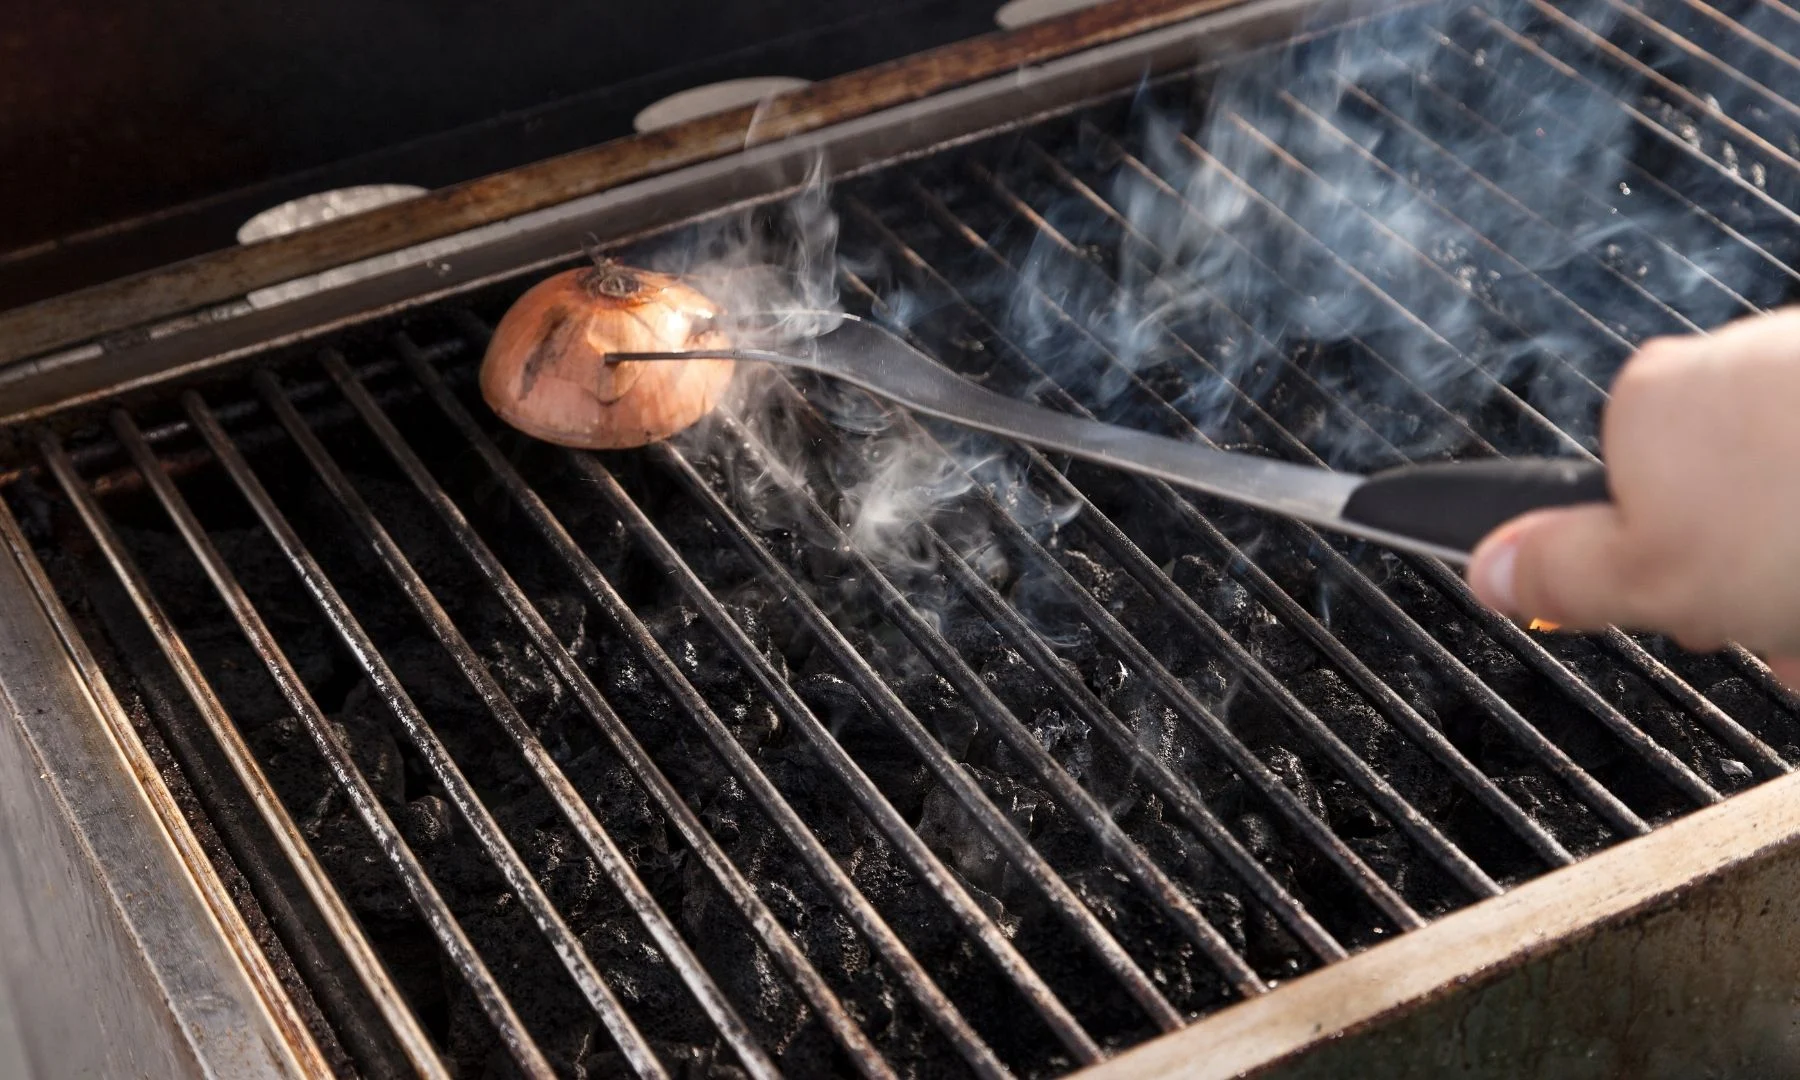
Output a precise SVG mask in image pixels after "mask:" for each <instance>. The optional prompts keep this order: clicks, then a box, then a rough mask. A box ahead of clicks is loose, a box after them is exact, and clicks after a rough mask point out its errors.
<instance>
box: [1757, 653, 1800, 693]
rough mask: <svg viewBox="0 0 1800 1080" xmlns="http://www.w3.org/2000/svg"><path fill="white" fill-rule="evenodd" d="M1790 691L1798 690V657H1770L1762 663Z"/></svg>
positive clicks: (1799, 684) (1799, 688)
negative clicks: (1766, 665)
mask: <svg viewBox="0 0 1800 1080" xmlns="http://www.w3.org/2000/svg"><path fill="white" fill-rule="evenodd" d="M1763 662H1764V663H1766V664H1768V665H1769V670H1770V671H1772V672H1774V673H1775V677H1776V678H1777V679H1780V680H1781V681H1782V682H1784V683H1786V684H1787V687H1788V689H1790V690H1800V656H1771V657H1769V658H1768V659H1767V660H1765V661H1763Z"/></svg>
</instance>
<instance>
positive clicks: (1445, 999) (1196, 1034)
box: [1078, 776, 1800, 1080]
mask: <svg viewBox="0 0 1800 1080" xmlns="http://www.w3.org/2000/svg"><path fill="white" fill-rule="evenodd" d="M1797 1073H1800V777H1795V776H1789V777H1784V778H1782V779H1779V780H1773V781H1770V782H1769V783H1767V784H1765V785H1763V786H1762V787H1759V788H1757V789H1755V790H1752V791H1749V792H1746V793H1744V794H1742V795H1739V796H1737V797H1735V798H1733V799H1731V800H1729V801H1727V802H1725V803H1723V804H1720V805H1718V806H1714V807H1711V808H1708V809H1706V810H1702V811H1699V812H1697V813H1695V814H1693V815H1692V816H1691V817H1687V818H1684V819H1681V820H1679V821H1676V822H1674V823H1672V824H1670V825H1667V826H1665V827H1663V828H1661V829H1658V830H1657V831H1656V832H1654V833H1651V834H1650V835H1649V836H1646V837H1642V838H1639V839H1637V840H1633V841H1629V842H1627V843H1625V844H1621V845H1620V846H1618V847H1616V848H1613V849H1611V850H1609V851H1606V852H1603V853H1601V854H1598V855H1595V856H1592V857H1590V858H1588V859H1587V860H1585V861H1583V862H1581V863H1578V864H1576V865H1574V866H1572V867H1568V868H1566V869H1563V870H1559V871H1556V872H1554V873H1551V874H1548V875H1546V876H1544V877H1542V878H1539V879H1538V880H1536V881H1533V882H1531V883H1529V884H1527V885H1524V886H1521V887H1519V888H1518V889H1516V890H1514V891H1512V892H1510V893H1507V894H1506V895H1504V896H1501V897H1497V898H1495V899H1492V900H1489V901H1486V902H1484V903H1481V904H1479V905H1476V906H1475V907H1472V908H1469V909H1468V910H1466V911H1463V912H1460V913H1458V914H1455V915H1451V916H1448V917H1446V918H1444V919H1441V920H1439V921H1438V922H1435V923H1433V924H1432V925H1430V926H1428V927H1426V928H1424V929H1422V930H1416V931H1414V932H1412V933H1411V934H1408V935H1406V936H1405V937H1402V938H1399V939H1397V940H1395V941H1393V942H1390V943H1388V944H1386V945H1382V946H1379V947H1377V948H1374V949H1371V950H1369V951H1368V952H1366V953H1363V954H1361V955H1360V956H1356V957H1352V958H1351V959H1349V960H1346V961H1343V962H1341V963H1339V964H1336V965H1334V966H1332V967H1329V968H1325V969H1323V970H1321V971H1319V972H1317V973H1315V974H1312V975H1308V976H1306V977H1304V978H1301V979H1297V980H1295V981H1294V982H1293V983H1290V984H1289V985H1288V986H1286V987H1284V988H1281V989H1278V990H1276V991H1274V992H1272V993H1270V994H1267V995H1265V996H1263V997H1261V998H1257V999H1254V1000H1251V1001H1248V1002H1246V1003H1244V1004H1242V1005H1238V1006H1235V1007H1233V1008H1230V1009H1227V1010H1225V1011H1223V1012H1221V1013H1218V1014H1216V1015H1215V1016H1212V1017H1209V1018H1207V1019H1205V1020H1202V1021H1200V1022H1199V1023H1197V1024H1195V1025H1193V1026H1192V1027H1189V1028H1187V1029H1186V1030H1184V1031H1182V1032H1179V1033H1177V1034H1174V1035H1169V1036H1165V1037H1164V1038H1162V1039H1159V1040H1157V1041H1156V1042H1153V1043H1148V1044H1146V1045H1145V1046H1143V1047H1140V1048H1139V1049H1137V1050H1134V1051H1132V1052H1131V1053H1128V1054H1124V1055H1121V1056H1120V1057H1118V1058H1115V1059H1114V1060H1112V1061H1110V1062H1108V1063H1107V1064H1105V1065H1101V1066H1098V1067H1096V1068H1093V1069H1090V1070H1087V1071H1086V1072H1083V1073H1080V1074H1078V1075H1079V1076H1081V1077H1082V1078H1083V1080H1111V1078H1113V1077H1120V1078H1123V1077H1134V1078H1140V1080H1177V1078H1179V1080H1219V1078H1224V1077H1251V1076H1254V1077H1258V1078H1267V1080H1325V1078H1327V1077H1346V1076H1358V1077H1360V1076H1371V1077H1374V1076H1379V1077H1384V1078H1393V1080H1405V1078H1410V1077H1419V1078H1424V1077H1439V1076H1445V1075H1452V1074H1453V1075H1456V1076H1464V1077H1474V1078H1486V1077H1492V1078H1494V1080H1500V1078H1503V1077H1519V1076H1535V1077H1557V1078H1562V1077H1570V1078H1578V1080H1589V1078H1592V1080H1603V1078H1604V1080H1611V1078H1622V1077H1632V1078H1662V1077H1669V1078H1674V1077H1695V1076H1793V1075H1796V1074H1797Z"/></svg>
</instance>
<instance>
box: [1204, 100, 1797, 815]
mask: <svg viewBox="0 0 1800 1080" xmlns="http://www.w3.org/2000/svg"><path fill="white" fill-rule="evenodd" d="M1283 96H1284V97H1287V95H1285V94H1284V95H1283ZM1289 99H1290V100H1291V98H1289ZM1295 104H1296V105H1298V103H1297V102H1296V103H1295ZM1308 112H1309V113H1310V110H1308ZM1313 115H1314V116H1315V118H1316V119H1317V120H1318V122H1319V123H1320V124H1321V125H1325V126H1329V121H1326V120H1325V119H1324V118H1323V117H1316V114H1313ZM1233 119H1234V121H1235V122H1236V123H1237V124H1238V125H1239V126H1240V127H1242V128H1244V129H1246V130H1251V129H1250V125H1249V124H1248V122H1247V121H1244V120H1243V119H1242V118H1241V117H1236V116H1235V115H1234V117H1233ZM1332 130H1333V131H1335V130H1336V129H1335V128H1333V129H1332ZM1255 134H1256V136H1257V137H1258V139H1259V141H1260V142H1261V143H1262V144H1263V145H1264V146H1265V148H1266V149H1267V150H1268V151H1269V152H1270V153H1271V154H1272V155H1274V156H1275V157H1276V158H1277V159H1278V160H1280V161H1282V162H1283V163H1284V164H1286V165H1288V166H1289V167H1291V168H1293V169H1294V170H1296V171H1297V172H1300V173H1302V174H1303V175H1304V176H1306V177H1307V178H1308V179H1309V180H1310V181H1312V182H1313V183H1314V184H1315V186H1318V187H1321V188H1323V187H1325V186H1326V185H1325V182H1324V180H1323V179H1322V178H1321V177H1319V176H1318V174H1317V173H1315V172H1313V171H1312V170H1311V169H1309V168H1307V167H1306V166H1304V165H1303V164H1301V163H1300V162H1299V161H1298V160H1297V159H1296V158H1294V157H1293V156H1292V155H1291V154H1289V153H1288V152H1287V151H1285V150H1282V149H1281V148H1280V147H1278V146H1276V145H1275V144H1274V143H1273V142H1270V141H1269V140H1268V139H1267V137H1266V136H1263V135H1262V134H1261V133H1260V132H1256V133H1255ZM1338 134H1339V135H1340V136H1341V137H1342V138H1343V139H1344V141H1345V142H1347V143H1349V145H1352V146H1356V145H1357V144H1355V143H1354V142H1353V141H1351V140H1349V138H1348V136H1343V135H1342V133H1341V132H1339V133H1338ZM1358 149H1359V150H1360V147H1358ZM1368 156H1369V158H1370V159H1371V160H1377V159H1374V158H1373V156H1372V155H1368ZM1382 168H1383V169H1384V171H1385V172H1386V173H1387V174H1388V175H1389V176H1390V178H1391V179H1393V180H1394V181H1395V182H1396V183H1405V181H1404V180H1403V179H1402V178H1401V177H1400V176H1399V175H1398V174H1395V173H1393V171H1392V170H1391V169H1387V168H1386V166H1385V165H1383V166H1382ZM1407 186H1409V187H1410V186H1411V185H1407ZM1413 190H1414V191H1415V192H1417V189H1416V188H1414V189H1413ZM1333 194H1334V195H1336V196H1337V197H1338V198H1339V199H1340V201H1341V202H1342V204H1343V205H1344V206H1345V207H1346V208H1347V209H1349V211H1350V212H1351V213H1354V214H1357V215H1359V216H1361V217H1364V218H1367V219H1368V220H1370V221H1371V222H1374V221H1375V219H1374V218H1373V217H1372V216H1371V215H1370V214H1369V213H1368V212H1367V211H1366V210H1364V209H1362V208H1361V207H1357V206H1355V204H1354V203H1351V202H1350V201H1349V200H1348V199H1344V198H1343V197H1342V196H1341V195H1337V193H1335V192H1334V193H1333ZM1417 194H1418V195H1419V197H1420V199H1421V200H1424V201H1430V202H1431V203H1432V205H1433V206H1434V208H1438V207H1437V204H1436V201H1435V200H1430V199H1429V198H1428V197H1427V196H1425V194H1424V193H1423V192H1417ZM1440 209H1441V208H1440ZM1375 224H1376V225H1377V226H1378V227H1380V226H1379V223H1378V222H1375ZM1465 227H1466V226H1465ZM1380 231H1381V233H1382V235H1384V236H1386V237H1387V238H1388V239H1389V240H1390V241H1391V242H1392V243H1394V244H1396V245H1401V246H1404V247H1406V248H1407V249H1408V250H1409V251H1411V252H1412V253H1413V254H1414V255H1416V256H1417V257H1418V259H1419V260H1420V261H1421V262H1422V263H1424V264H1426V265H1428V266H1431V267H1432V268H1433V269H1435V270H1437V271H1438V272H1439V273H1444V271H1443V270H1442V268H1441V267H1439V266H1438V264H1437V263H1436V262H1435V261H1433V260H1431V259H1430V258H1429V257H1428V256H1426V255H1425V253H1424V252H1421V251H1418V250H1417V249H1416V248H1414V247H1413V246H1412V245H1411V244H1409V243H1407V242H1406V241H1405V240H1403V239H1402V238H1401V237H1399V235H1398V234H1395V233H1393V232H1392V231H1391V230H1389V229H1386V228H1385V227H1380ZM1471 232H1473V230H1471ZM1477 235H1478V234H1477ZM1315 239H1316V238H1315ZM1518 269H1519V270H1521V271H1523V272H1525V273H1527V274H1529V273H1530V272H1529V271H1526V270H1524V268H1523V267H1522V266H1520V267H1518ZM1532 276H1533V277H1535V275H1532ZM1547 287H1548V286H1546V288H1547ZM1559 295H1560V294H1559ZM1565 299H1566V298H1565ZM1479 302H1480V303H1481V305H1482V306H1483V307H1484V308H1486V309H1488V310H1489V311H1490V312H1493V313H1494V314H1495V315H1496V316H1498V315H1499V313H1498V312H1497V311H1495V310H1494V308H1493V305H1492V304H1491V303H1490V302H1489V301H1488V300H1486V299H1485V298H1482V299H1480V300H1479ZM1602 325H1604V324H1602ZM1609 336H1611V337H1613V338H1615V339H1616V340H1618V341H1619V343H1620V344H1621V345H1622V346H1624V347H1625V349H1627V350H1629V348H1630V343H1629V342H1627V341H1626V340H1625V339H1623V338H1622V337H1620V336H1619V335H1618V334H1617V333H1614V332H1611V331H1610V329H1609ZM1558 360H1559V362H1560V363H1561V365H1562V367H1563V368H1564V370H1565V371H1568V372H1570V373H1571V374H1579V373H1577V372H1575V371H1574V369H1573V368H1572V367H1571V366H1570V365H1569V363H1568V361H1567V359H1566V358H1563V357H1558ZM1582 379H1583V381H1584V382H1587V384H1588V385H1589V386H1592V387H1593V389H1594V391H1595V392H1596V393H1597V394H1599V395H1600V396H1602V397H1604V396H1605V394H1604V391H1601V390H1600V389H1599V387H1597V386H1593V384H1592V382H1591V381H1588V380H1586V378H1585V376H1582ZM1478 445H1479V446H1480V448H1481V449H1482V450H1485V451H1489V452H1496V451H1495V450H1494V447H1493V446H1492V444H1490V443H1487V442H1486V441H1485V440H1484V441H1482V442H1481V443H1479V444H1478ZM1415 561H1417V560H1415ZM1432 576H1434V577H1437V578H1440V579H1442V578H1443V577H1444V575H1442V574H1437V573H1433V574H1432ZM1454 591H1455V592H1456V593H1457V594H1458V595H1457V597H1456V598H1457V599H1458V600H1459V601H1462V602H1463V606H1464V607H1465V608H1466V609H1467V610H1468V611H1469V613H1470V614H1471V616H1473V617H1475V618H1477V619H1478V620H1480V621H1482V622H1483V623H1485V624H1487V625H1488V626H1489V628H1490V630H1491V631H1492V632H1495V633H1497V634H1499V635H1500V636H1501V637H1503V638H1505V639H1506V640H1507V644H1508V645H1509V646H1511V647H1513V648H1514V650H1515V652H1516V651H1518V650H1521V649H1522V650H1524V652H1523V653H1522V654H1521V655H1522V656H1523V658H1524V659H1526V660H1527V661H1528V662H1529V663H1531V664H1532V666H1533V667H1535V668H1537V669H1538V670H1539V671H1541V672H1543V673H1544V674H1545V675H1547V676H1549V677H1550V678H1552V679H1554V680H1556V682H1557V683H1558V685H1559V686H1562V687H1564V689H1565V690H1566V691H1567V692H1568V693H1570V694H1571V695H1572V696H1574V697H1575V698H1576V700H1577V701H1578V702H1579V703H1581V704H1582V705H1583V706H1584V707H1585V708H1586V709H1587V710H1588V711H1589V712H1591V713H1593V714H1594V715H1595V716H1597V717H1599V718H1600V719H1601V721H1602V722H1603V723H1605V724H1606V725H1607V726H1608V727H1610V728H1612V729H1613V730H1614V732H1615V734H1617V735H1618V736H1619V737H1620V738H1621V739H1622V740H1624V741H1625V742H1626V743H1627V744H1628V745H1631V746H1632V747H1633V748H1634V749H1635V750H1636V751H1637V752H1638V753H1639V754H1640V755H1648V757H1647V758H1646V759H1647V760H1650V762H1651V764H1652V765H1653V766H1654V767H1656V768H1657V769H1658V770H1659V772H1661V773H1662V775H1663V777H1664V779H1666V780H1668V781H1669V782H1670V783H1672V784H1674V785H1675V786H1676V787H1677V788H1679V789H1680V790H1682V791H1683V792H1684V793H1685V794H1687V795H1688V796H1689V797H1690V798H1692V799H1695V800H1696V801H1698V802H1700V803H1702V804H1704V803H1709V802H1716V801H1718V799H1719V795H1718V793H1717V792H1716V791H1714V790H1713V789H1712V788H1711V786H1710V785H1708V784H1707V783H1706V782H1705V781H1704V780H1702V779H1701V778H1700V777H1699V776H1698V775H1697V774H1695V773H1694V772H1693V770H1692V769H1691V768H1689V767H1688V766H1687V765H1686V764H1685V763H1683V762H1681V761H1680V759H1679V758H1677V757H1675V755H1674V754H1672V753H1669V752H1668V751H1667V750H1665V749H1663V748H1662V747H1660V746H1658V745H1656V744H1655V743H1654V741H1653V740H1650V739H1649V737H1648V736H1647V735H1644V734H1643V733H1642V732H1641V731H1640V730H1639V729H1638V728H1637V726H1636V725H1635V724H1632V723H1631V722H1630V721H1629V720H1627V719H1626V718H1625V716H1624V714H1623V713H1621V712H1619V711H1618V710H1617V709H1615V708H1613V707H1612V706H1611V705H1610V704H1608V703H1607V702H1605V701H1604V699H1602V698H1601V697H1600V696H1599V695H1598V694H1596V693H1594V692H1592V690H1591V688H1588V687H1587V684H1586V683H1585V682H1583V681H1581V680H1580V679H1579V678H1578V677H1577V676H1575V674H1574V673H1573V672H1571V671H1568V670H1567V669H1566V668H1565V667H1563V666H1562V665H1561V664H1560V663H1558V662H1557V661H1556V660H1555V659H1554V658H1553V657H1551V655H1550V654H1549V651H1548V650H1546V649H1544V648H1543V646H1542V645H1541V644H1539V643H1538V642H1537V641H1535V640H1534V639H1532V638H1531V637H1530V636H1529V635H1526V634H1524V633H1523V632H1521V631H1519V630H1518V628H1517V627H1516V626H1513V625H1512V624H1511V623H1510V622H1507V621H1506V620H1502V619H1500V618H1498V617H1496V616H1493V615H1492V614H1491V613H1488V612H1486V609H1485V608H1483V607H1482V606H1481V605H1479V604H1475V603H1472V600H1473V597H1472V595H1470V596H1466V597H1465V596H1463V595H1461V594H1463V593H1464V592H1466V590H1465V589H1463V588H1456V589H1455V590H1454ZM1502 623H1504V626H1503V625H1502ZM1605 640H1606V641H1607V643H1608V644H1609V645H1611V646H1612V647H1613V648H1614V649H1615V650H1616V651H1618V652H1620V653H1621V654H1623V655H1624V656H1625V657H1626V658H1627V659H1628V660H1630V661H1632V662H1633V663H1634V666H1639V667H1640V668H1641V669H1643V670H1644V673H1645V674H1646V675H1647V676H1648V677H1650V678H1651V679H1652V681H1654V682H1656V683H1657V684H1658V685H1661V686H1669V687H1681V688H1685V689H1686V692H1685V694H1684V695H1683V696H1685V697H1688V698H1692V697H1698V696H1699V695H1698V694H1697V693H1694V692H1693V691H1692V689H1691V688H1686V684H1685V683H1684V682H1682V680H1681V679H1680V678H1679V677H1678V676H1676V675H1675V674H1674V673H1673V672H1672V671H1670V670H1669V669H1668V668H1667V667H1666V666H1665V665H1663V664H1662V663H1661V662H1660V661H1657V660H1656V659H1655V658H1653V657H1651V656H1650V654H1649V653H1647V652H1645V651H1644V650H1642V649H1641V648H1637V647H1636V645H1635V643H1633V642H1631V641H1630V639H1628V638H1626V637H1625V636H1624V635H1623V634H1622V633H1620V632H1619V631H1617V630H1611V631H1608V632H1607V634H1606V637H1605ZM1700 718H1701V719H1702V720H1703V721H1704V722H1706V723H1708V725H1709V726H1712V727H1714V731H1715V734H1717V735H1719V736H1720V738H1722V739H1723V740H1725V741H1726V742H1727V743H1728V744H1730V745H1732V746H1733V747H1734V748H1737V749H1739V750H1740V752H1742V753H1746V754H1748V755H1750V756H1752V757H1754V758H1755V759H1756V760H1757V762H1758V764H1759V766H1760V767H1761V768H1763V769H1764V771H1765V774H1767V775H1775V774H1779V773H1781V772H1785V771H1786V768H1785V766H1783V765H1782V763H1781V760H1780V758H1779V757H1777V756H1776V755H1775V753H1774V751H1773V750H1771V749H1770V748H1769V747H1767V746H1765V745H1763V744H1762V743H1761V741H1760V740H1758V739H1756V738H1755V736H1753V735H1751V734H1750V733H1749V732H1747V731H1745V730H1743V728H1742V727H1740V726H1738V725H1737V724H1736V723H1735V722H1734V721H1732V720H1731V719H1730V718H1729V717H1726V716H1724V714H1723V713H1722V712H1720V711H1719V710H1717V709H1716V708H1713V709H1707V710H1703V711H1702V712H1701V713H1700ZM1720 720H1723V721H1724V722H1723V724H1719V723H1718V721H1720Z"/></svg>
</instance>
